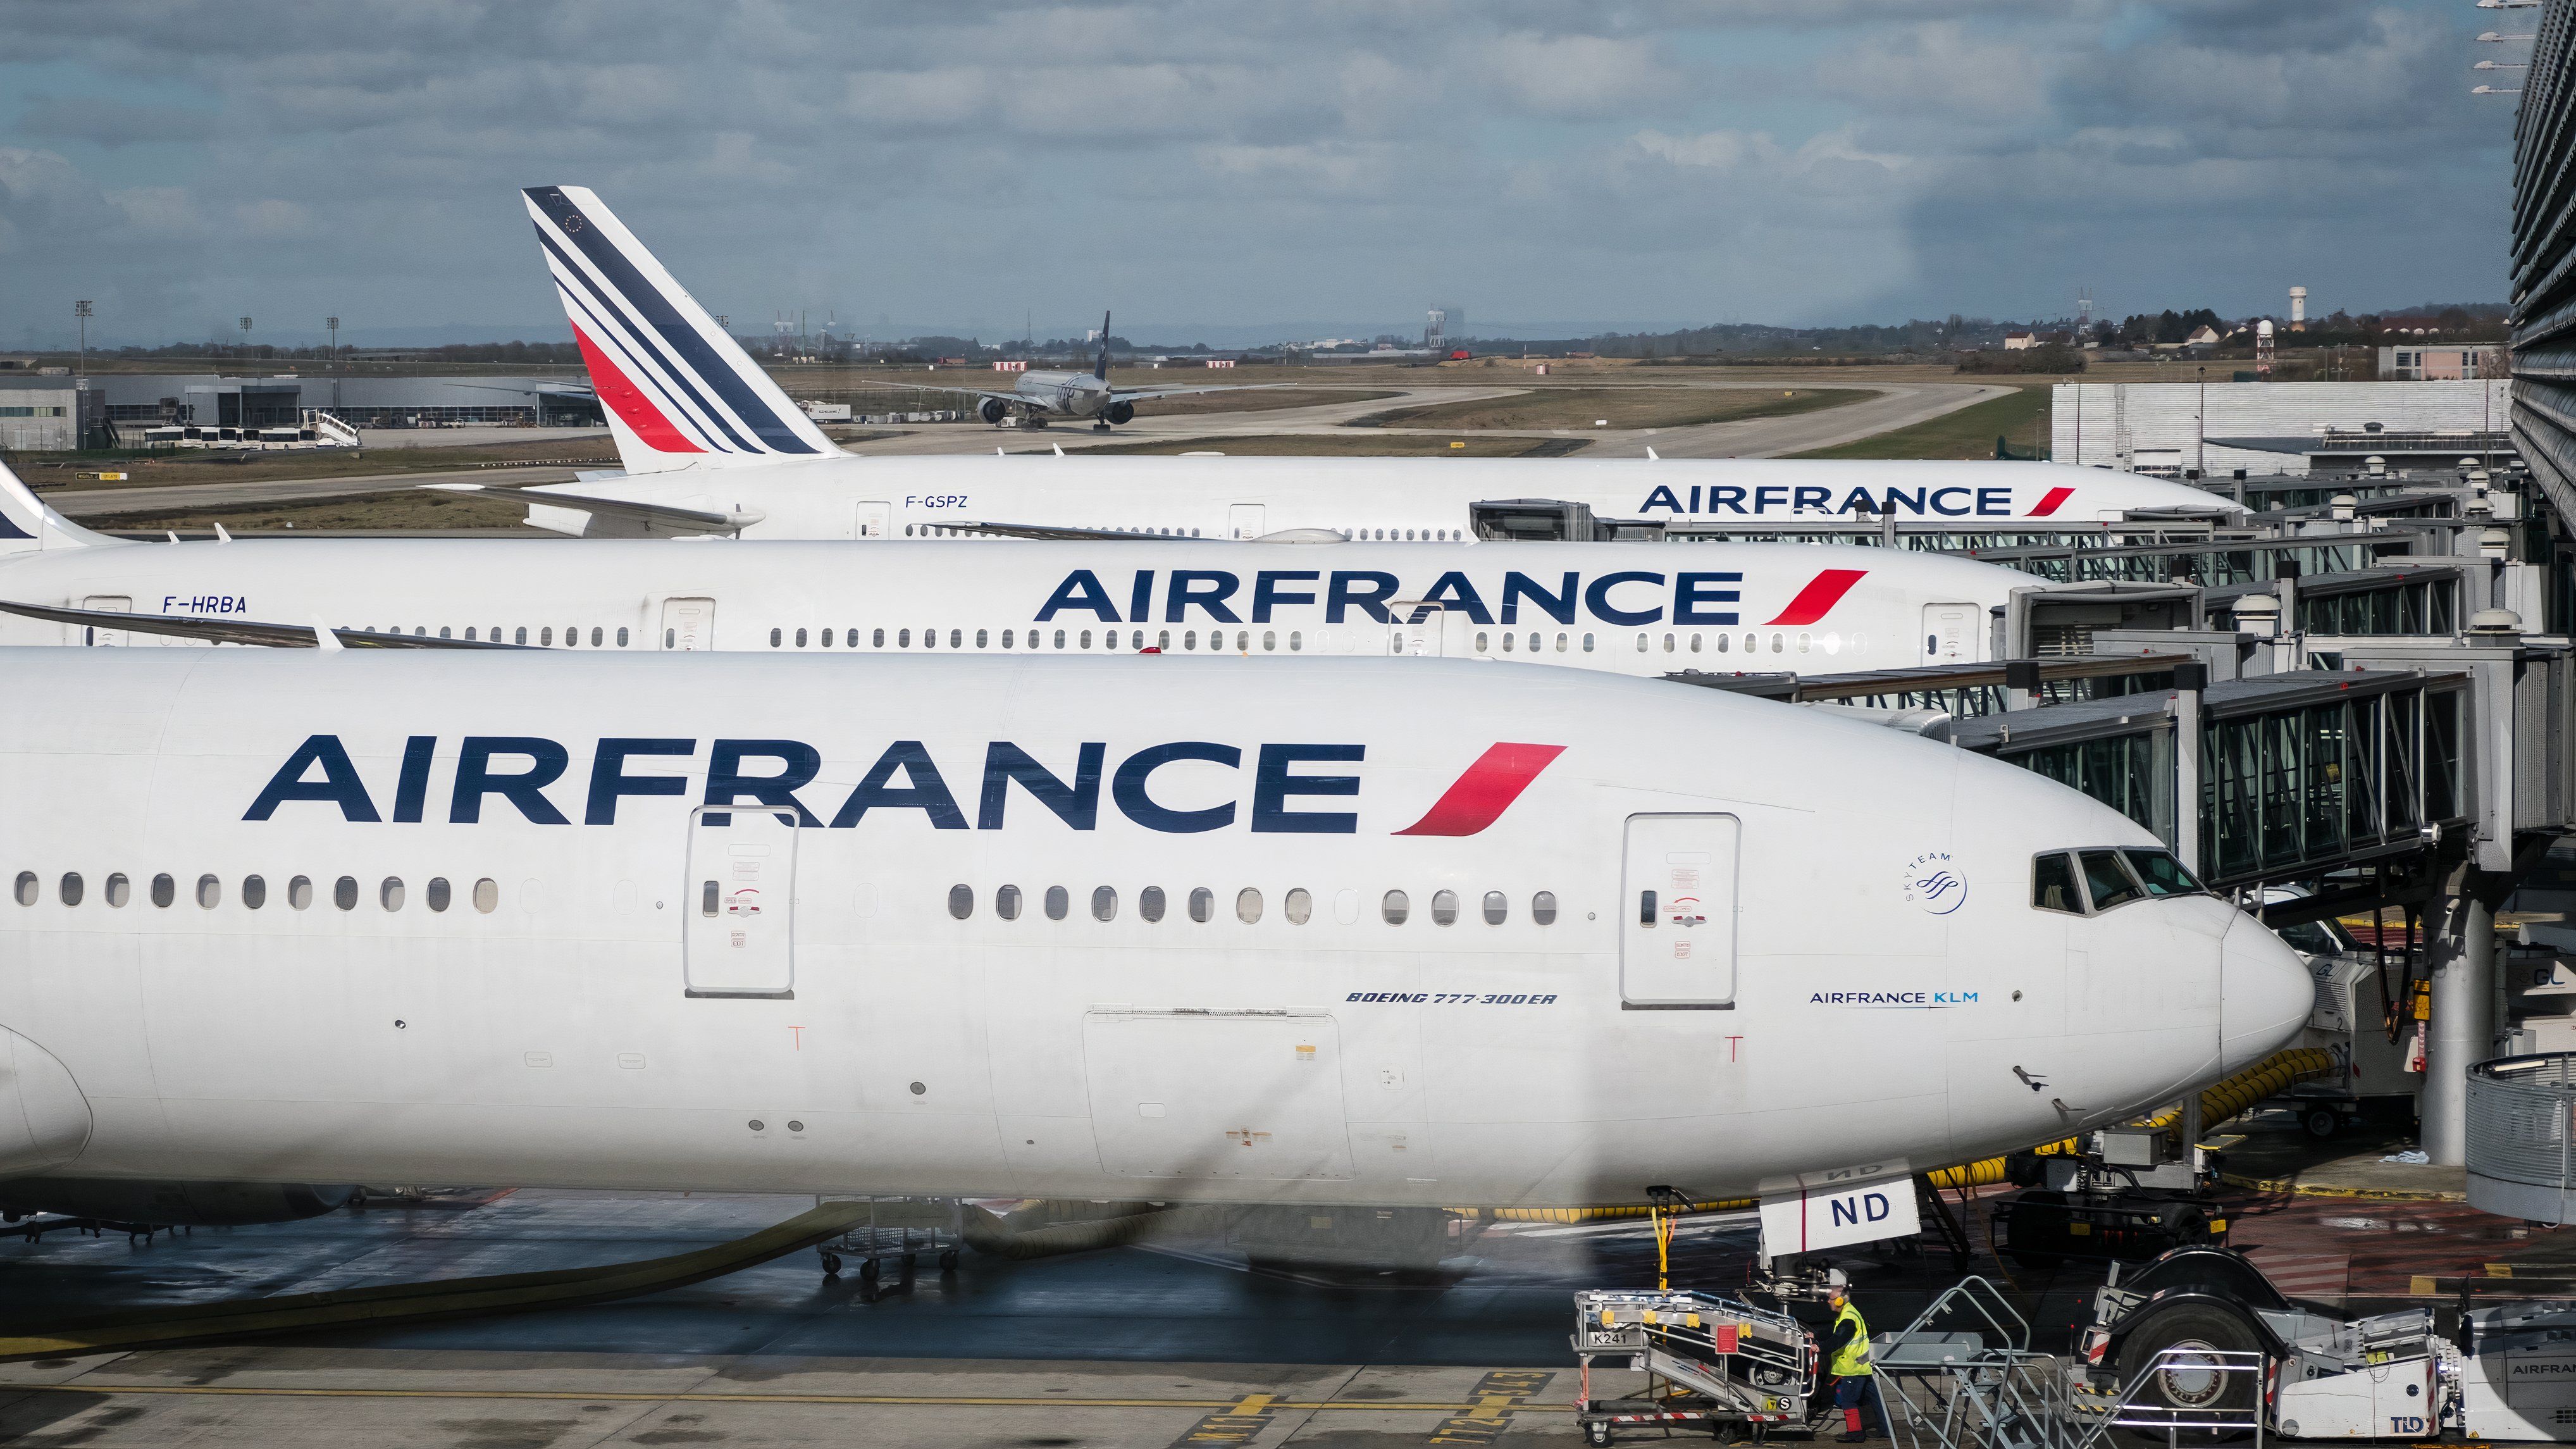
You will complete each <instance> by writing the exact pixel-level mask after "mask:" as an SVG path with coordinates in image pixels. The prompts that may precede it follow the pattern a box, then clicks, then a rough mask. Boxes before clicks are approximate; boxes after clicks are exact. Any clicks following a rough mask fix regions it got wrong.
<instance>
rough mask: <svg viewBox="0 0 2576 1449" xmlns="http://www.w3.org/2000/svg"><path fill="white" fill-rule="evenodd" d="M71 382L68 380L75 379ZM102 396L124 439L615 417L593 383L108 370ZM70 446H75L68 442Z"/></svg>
mask: <svg viewBox="0 0 2576 1449" xmlns="http://www.w3.org/2000/svg"><path fill="white" fill-rule="evenodd" d="M66 381H68V379H66ZM81 381H82V382H83V383H85V384H86V385H87V386H88V387H90V388H92V389H94V390H96V391H98V392H99V393H100V394H101V395H102V398H101V403H100V406H101V407H102V408H103V421H104V422H106V423H107V424H110V425H113V426H114V427H115V428H116V430H117V432H118V435H119V437H120V439H131V440H132V441H135V442H138V443H139V442H141V441H143V440H142V438H141V437H140V434H141V433H142V431H143V430H144V429H148V428H170V427H178V428H190V427H193V428H198V429H207V428H214V429H226V428H230V429H252V430H264V429H275V428H293V427H296V426H298V425H299V424H301V423H302V422H304V421H305V414H306V413H307V412H324V413H329V414H330V415H331V416H333V417H334V418H337V419H339V420H340V421H341V422H343V423H345V424H347V425H348V426H350V427H353V428H439V427H461V426H467V425H475V426H485V427H489V426H510V425H518V426H524V427H549V428H552V427H599V426H605V424H606V419H605V417H604V416H603V415H602V414H601V412H600V407H599V395H598V394H597V393H595V392H593V391H592V390H591V386H590V380H589V379H588V378H587V377H583V376H579V375H575V376H573V377H564V378H556V377H330V376H308V375H301V374H295V373H286V374H281V375H278V376H273V377H225V376H221V375H219V374H215V373H114V372H111V373H99V374H96V375H93V376H91V377H87V378H84V379H81ZM65 446H69V445H67V444H66V445H65Z"/></svg>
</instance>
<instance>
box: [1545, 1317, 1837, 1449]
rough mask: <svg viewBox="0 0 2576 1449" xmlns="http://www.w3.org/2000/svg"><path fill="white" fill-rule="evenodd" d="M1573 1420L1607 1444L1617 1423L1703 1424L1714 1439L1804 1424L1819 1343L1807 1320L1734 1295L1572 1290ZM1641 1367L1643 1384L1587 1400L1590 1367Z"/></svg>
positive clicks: (1591, 1436) (1593, 1439) (1812, 1394)
mask: <svg viewBox="0 0 2576 1449" xmlns="http://www.w3.org/2000/svg"><path fill="white" fill-rule="evenodd" d="M1571 1342H1572V1346H1573V1348H1574V1357H1575V1361H1576V1362H1577V1363H1578V1364H1580V1365H1581V1367H1582V1384H1581V1387H1580V1389H1579V1390H1578V1392H1577V1395H1576V1398H1575V1406H1574V1407H1575V1418H1576V1421H1577V1422H1578V1423H1580V1424H1581V1425H1582V1427H1583V1437H1584V1439H1585V1441H1586V1442H1588V1443H1592V1444H1607V1443H1609V1442H1610V1441H1611V1436H1612V1435H1613V1433H1614V1432H1615V1431H1616V1430H1618V1429H1620V1428H1622V1427H1635V1426H1645V1427H1655V1428H1659V1429H1660V1428H1669V1426H1671V1425H1674V1424H1705V1425H1707V1426H1709V1428H1710V1429H1711V1430H1712V1431H1713V1432H1714V1433H1716V1434H1717V1435H1718V1436H1719V1437H1720V1438H1729V1437H1736V1436H1739V1435H1742V1434H1745V1433H1748V1432H1749V1433H1752V1434H1757V1435H1758V1434H1761V1433H1764V1432H1766V1431H1768V1430H1770V1429H1772V1428H1792V1429H1801V1428H1804V1427H1805V1426H1806V1422H1807V1409H1808V1403H1809V1401H1810V1400H1812V1399H1813V1398H1814V1397H1815V1392H1816V1361H1817V1352H1818V1350H1817V1346H1816V1338H1815V1335H1814V1334H1812V1333H1810V1332H1808V1330H1807V1328H1806V1325H1804V1324H1802V1323H1800V1322H1798V1320H1796V1319H1795V1318H1792V1317H1790V1316H1789V1315H1788V1314H1786V1313H1781V1312H1776V1311H1774V1310H1771V1309H1767V1308H1756V1307H1754V1306H1753V1305H1752V1304H1750V1303H1746V1302H1743V1301H1742V1300H1740V1299H1734V1298H1722V1297H1719V1296H1717V1295H1715V1294H1709V1293H1694V1292H1689V1291H1686V1290H1677V1289H1676V1290H1665V1289H1652V1288H1646V1289H1620V1288H1596V1289H1587V1290H1584V1291H1582V1292H1579V1293H1576V1294H1575V1295H1574V1335H1573V1338H1572V1340H1571ZM1596 1367H1599V1368H1617V1369H1628V1370H1631V1371H1642V1372H1644V1374H1645V1375H1646V1386H1645V1388H1644V1389H1643V1390H1642V1391H1640V1392H1638V1393H1635V1394H1630V1395H1626V1396H1623V1397H1620V1398H1615V1399H1596V1398H1594V1397H1593V1396H1592V1371H1593V1370H1594V1368H1596Z"/></svg>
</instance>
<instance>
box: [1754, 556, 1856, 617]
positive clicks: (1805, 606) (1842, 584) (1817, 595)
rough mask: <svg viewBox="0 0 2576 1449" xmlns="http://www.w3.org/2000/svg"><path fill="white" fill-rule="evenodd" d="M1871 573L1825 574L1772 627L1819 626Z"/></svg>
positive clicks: (1839, 571)
mask: <svg viewBox="0 0 2576 1449" xmlns="http://www.w3.org/2000/svg"><path fill="white" fill-rule="evenodd" d="M1868 572H1869V570H1867V569H1827V570H1825V571H1824V572H1823V573H1820V574H1818V575H1816V576H1815V577H1814V578H1812V579H1809V580H1807V586H1806V587H1805V588H1803V589H1800V590H1799V591H1798V597H1796V598H1794V599H1791V600H1790V601H1789V607H1787V608H1785V609H1782V610H1781V611H1780V617H1779V618H1777V619H1773V620H1772V621H1771V624H1774V625H1776V624H1789V625H1797V624H1812V623H1814V622H1816V621H1817V620H1818V619H1821V618H1823V617H1825V615H1826V614H1827V613H1829V612H1831V611H1832V609H1833V607H1834V605H1836V604H1839V603H1841V602H1842V601H1843V595H1845V594H1848V593H1850V592H1851V587H1852V585H1854V584H1856V583H1859V582H1860V581H1861V576H1862V575H1863V574H1866V573H1868ZM1770 626H1771V625H1765V626H1764V627H1765V628H1768V627H1770Z"/></svg>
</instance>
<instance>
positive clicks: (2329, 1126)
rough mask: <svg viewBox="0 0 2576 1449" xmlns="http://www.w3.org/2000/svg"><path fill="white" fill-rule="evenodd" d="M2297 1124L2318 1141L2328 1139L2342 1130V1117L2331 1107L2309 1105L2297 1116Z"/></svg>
mask: <svg viewBox="0 0 2576 1449" xmlns="http://www.w3.org/2000/svg"><path fill="white" fill-rule="evenodd" d="M2299 1125H2300V1126H2302V1127H2304V1128H2306V1129H2307V1130H2308V1135H2309V1136H2311V1137H2313V1138H2315V1139H2317V1140H2318V1141H2319V1142H2324V1141H2328V1140H2330V1139H2332V1138H2333V1136H2334V1135H2335V1134H2336V1133H2337V1132H2340V1131H2342V1130H2343V1117H2342V1116H2341V1114H2339V1113H2337V1112H2336V1111H2335V1109H2334V1108H2332V1107H2311V1108H2309V1109H2308V1110H2307V1111H2306V1112H2305V1113H2304V1114H2302V1115H2301V1116H2300V1118H2299Z"/></svg>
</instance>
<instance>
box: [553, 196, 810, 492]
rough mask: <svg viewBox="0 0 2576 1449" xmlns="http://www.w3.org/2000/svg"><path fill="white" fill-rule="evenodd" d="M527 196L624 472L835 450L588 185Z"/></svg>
mask: <svg viewBox="0 0 2576 1449" xmlns="http://www.w3.org/2000/svg"><path fill="white" fill-rule="evenodd" d="M522 194H523V195H524V196H525V197H526V198H527V203H528V216H529V217H530V219H532V220H534V221H535V222H536V224H537V243H538V245H539V246H541V247H543V248H544V249H545V254H546V267H547V270H549V271H550V272H552V273H553V274H554V279H555V290H556V292H557V293H559V294H560V295H561V296H562V298H563V304H564V313H565V315H566V316H568V317H569V318H571V320H572V333H573V339H574V341H576V342H577V343H579V344H580V346H581V356H582V361H583V362H585V363H587V364H588V365H589V368H590V381H591V386H592V387H593V388H595V389H597V391H598V393H599V401H600V406H601V410H602V411H604V412H606V413H607V415H608V426H609V430H610V431H611V432H613V433H615V434H616V436H617V456H618V457H619V459H621V460H622V461H623V462H624V463H625V465H626V471H627V472H629V473H661V472H668V471H670V470H672V469H675V468H710V467H715V468H730V467H740V466H744V465H751V464H761V463H780V462H788V461H791V460H794V459H798V458H814V457H826V456H829V455H831V454H834V453H838V452H839V451H840V449H838V448H836V447H834V446H833V445H832V442H831V440H830V439H828V438H826V437H824V436H823V432H822V430H821V429H820V428H817V427H815V426H814V423H813V420H812V419H810V418H808V417H806V416H805V414H804V413H803V412H802V411H800V410H799V409H798V408H797V406H796V405H795V404H794V403H792V402H789V401H788V400H787V394H786V393H784V392H781V391H779V388H778V384H777V383H775V382H772V381H771V380H770V378H769V374H767V373H765V372H763V371H761V370H760V366H759V364H757V363H755V362H753V361H752V360H751V358H750V356H749V355H748V354H747V353H745V352H744V351H743V350H742V348H741V346H740V345H739V344H738V343H736V342H735V341H734V340H733V338H732V337H730V336H728V335H726V333H725V330H724V328H722V327H720V326H718V325H717V324H716V319H715V318H713V317H711V316H709V315H708V314H707V310H706V309H705V308H703V307H701V306H699V305H698V303H697V299H696V298H694V297H691V296H690V295H689V294H688V292H687V290H686V289H685V288H683V287H681V285H680V284H679V283H678V282H676V281H674V280H672V277H671V274H670V273H669V272H667V271H665V270H663V268H662V264H661V263H660V262H659V261H656V260H655V259H654V257H653V254H652V253H651V252H649V251H646V250H645V249H644V244H643V243H642V242H639V241H637V240H636V239H635V234H634V233H633V232H630V231H628V230H627V229H626V226H625V224H624V223H622V222H620V221H619V220H618V219H617V215H616V213H614V212H612V211H610V210H609V209H608V208H607V206H606V205H604V204H602V203H601V201H600V199H599V198H598V197H597V196H594V195H592V194H591V192H590V190H589V189H588V188H587V187H581V186H531V187H528V188H526V189H525V191H524V192H523V193H522Z"/></svg>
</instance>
